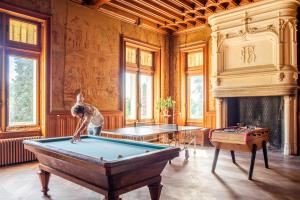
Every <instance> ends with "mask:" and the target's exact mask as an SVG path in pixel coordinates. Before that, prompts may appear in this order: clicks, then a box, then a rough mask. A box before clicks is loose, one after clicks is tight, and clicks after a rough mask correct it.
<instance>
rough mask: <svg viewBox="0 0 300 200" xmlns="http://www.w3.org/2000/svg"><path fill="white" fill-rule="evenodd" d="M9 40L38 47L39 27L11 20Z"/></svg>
mask: <svg viewBox="0 0 300 200" xmlns="http://www.w3.org/2000/svg"><path fill="white" fill-rule="evenodd" d="M9 40H12V41H16V42H22V43H26V44H33V45H37V25H36V24H31V23H28V22H23V21H18V20H15V19H9Z"/></svg>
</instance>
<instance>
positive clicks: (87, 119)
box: [74, 115, 91, 137]
mask: <svg viewBox="0 0 300 200" xmlns="http://www.w3.org/2000/svg"><path fill="white" fill-rule="evenodd" d="M90 121H91V116H90V115H87V116H86V117H85V118H84V119H83V120H82V119H81V120H80V122H81V124H80V125H79V127H78V128H77V129H76V130H75V132H74V136H75V137H80V133H81V131H83V130H84V129H85V127H87V125H88V124H89V123H90Z"/></svg>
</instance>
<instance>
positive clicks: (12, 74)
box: [8, 54, 37, 126]
mask: <svg viewBox="0 0 300 200" xmlns="http://www.w3.org/2000/svg"><path fill="white" fill-rule="evenodd" d="M36 77H37V60H36V59H32V58H26V57H22V56H16V55H12V54H8V104H9V105H8V119H9V120H8V126H15V125H35V124H37V119H36V118H37V116H36V112H37V79H36Z"/></svg>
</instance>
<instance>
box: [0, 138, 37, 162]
mask: <svg viewBox="0 0 300 200" xmlns="http://www.w3.org/2000/svg"><path fill="white" fill-rule="evenodd" d="M39 138H41V136H32V137H22V138H11V139H0V166H4V165H11V164H17V163H22V162H28V161H34V160H36V157H35V156H34V154H33V153H31V152H30V151H28V150H26V149H25V148H24V145H23V141H24V140H29V139H39Z"/></svg>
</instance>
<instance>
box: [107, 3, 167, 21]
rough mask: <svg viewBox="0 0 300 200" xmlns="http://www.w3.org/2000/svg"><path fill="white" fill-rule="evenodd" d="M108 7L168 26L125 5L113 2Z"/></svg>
mask: <svg viewBox="0 0 300 200" xmlns="http://www.w3.org/2000/svg"><path fill="white" fill-rule="evenodd" d="M107 5H110V6H112V7H115V8H118V9H119V10H123V11H125V12H128V13H131V14H133V15H136V16H138V17H140V18H143V19H147V20H148V21H151V22H153V23H156V24H159V25H161V26H164V25H166V24H165V22H164V21H161V20H159V19H155V18H154V17H153V16H149V15H148V14H145V13H142V12H141V11H139V10H136V9H132V8H130V7H128V6H125V5H123V4H120V3H118V2H115V1H111V2H108V3H107Z"/></svg>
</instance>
